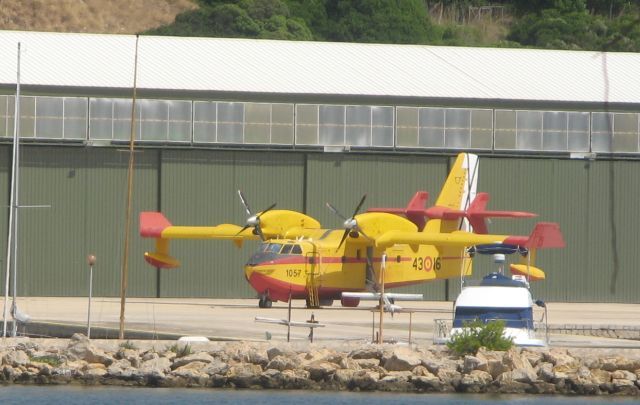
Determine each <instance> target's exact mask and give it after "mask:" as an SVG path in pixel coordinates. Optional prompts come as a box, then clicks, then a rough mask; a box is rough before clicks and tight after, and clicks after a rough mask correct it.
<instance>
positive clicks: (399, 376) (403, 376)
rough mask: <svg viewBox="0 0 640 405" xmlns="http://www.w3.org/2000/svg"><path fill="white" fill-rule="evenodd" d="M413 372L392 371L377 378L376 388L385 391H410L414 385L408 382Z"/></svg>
mask: <svg viewBox="0 0 640 405" xmlns="http://www.w3.org/2000/svg"><path fill="white" fill-rule="evenodd" d="M412 376H413V374H412V373H411V372H407V371H394V372H392V373H390V374H387V375H385V376H384V377H382V378H381V379H379V380H378V383H377V384H376V389H377V390H378V391H387V392H407V391H412V388H413V387H414V385H413V384H412V383H410V382H409V381H410V380H411V377H412Z"/></svg>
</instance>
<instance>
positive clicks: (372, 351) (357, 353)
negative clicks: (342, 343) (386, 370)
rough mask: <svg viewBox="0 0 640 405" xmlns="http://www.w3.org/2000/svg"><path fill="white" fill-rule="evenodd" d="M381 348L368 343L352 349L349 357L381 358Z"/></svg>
mask: <svg viewBox="0 0 640 405" xmlns="http://www.w3.org/2000/svg"><path fill="white" fill-rule="evenodd" d="M382 354H383V352H382V348H381V347H380V346H377V345H368V346H365V347H360V348H358V349H356V350H352V351H351V353H349V357H351V358H353V359H378V360H380V359H381V358H382Z"/></svg>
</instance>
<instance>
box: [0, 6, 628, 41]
mask: <svg viewBox="0 0 640 405" xmlns="http://www.w3.org/2000/svg"><path fill="white" fill-rule="evenodd" d="M0 29H18V30H33V31H62V32H95V33H144V34H149V35H178V36H210V37H239V38H268V39H284V40H303V41H304V40H314V41H337V42H343V41H348V42H377V43H401V44H434V45H455V46H498V47H536V48H551V49H583V50H608V51H631V52H640V0H108V1H105V0H0Z"/></svg>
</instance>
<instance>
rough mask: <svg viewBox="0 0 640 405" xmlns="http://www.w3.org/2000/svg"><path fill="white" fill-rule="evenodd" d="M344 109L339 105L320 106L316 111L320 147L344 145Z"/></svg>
mask: <svg viewBox="0 0 640 405" xmlns="http://www.w3.org/2000/svg"><path fill="white" fill-rule="evenodd" d="M344 124H345V107H344V106H341V105H321V106H320V107H319V110H318V139H319V140H320V144H321V145H327V146H332V145H337V146H342V145H344V144H345V140H344V127H345V125H344Z"/></svg>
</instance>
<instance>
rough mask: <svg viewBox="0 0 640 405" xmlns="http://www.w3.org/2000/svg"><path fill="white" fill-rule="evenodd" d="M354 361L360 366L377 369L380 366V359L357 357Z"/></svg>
mask: <svg viewBox="0 0 640 405" xmlns="http://www.w3.org/2000/svg"><path fill="white" fill-rule="evenodd" d="M355 362H356V363H357V364H358V366H359V367H360V368H367V369H377V368H378V367H380V360H378V359H357V360H355Z"/></svg>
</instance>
